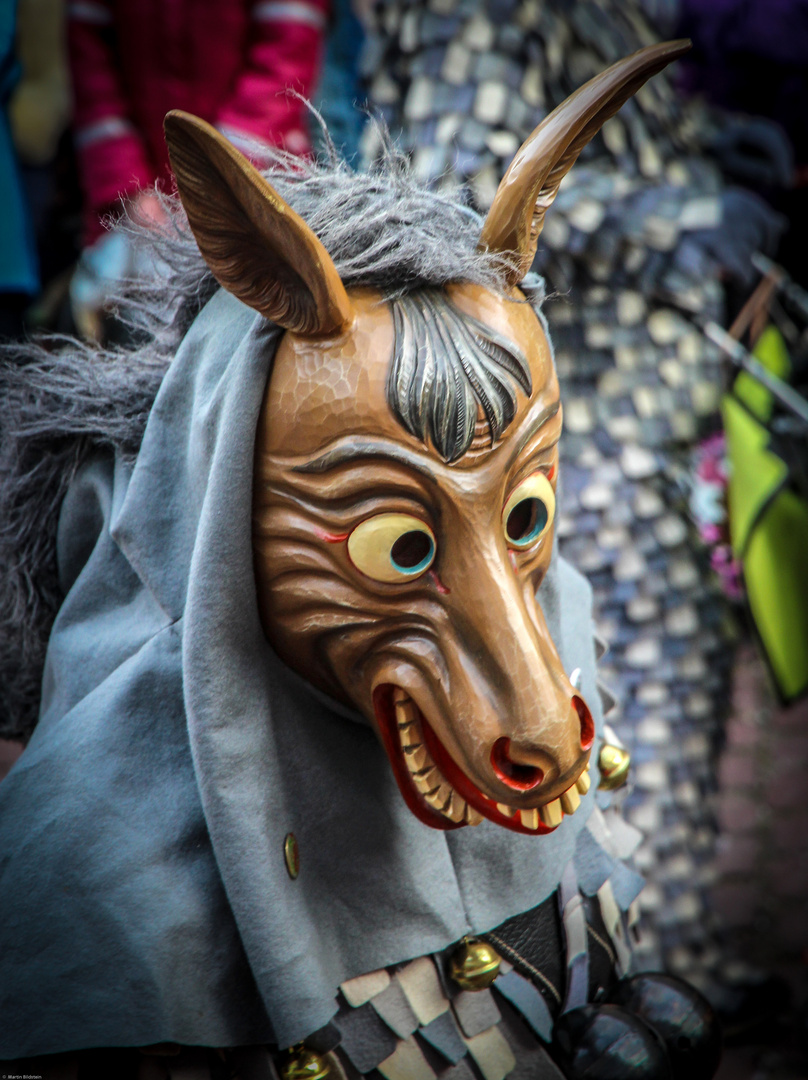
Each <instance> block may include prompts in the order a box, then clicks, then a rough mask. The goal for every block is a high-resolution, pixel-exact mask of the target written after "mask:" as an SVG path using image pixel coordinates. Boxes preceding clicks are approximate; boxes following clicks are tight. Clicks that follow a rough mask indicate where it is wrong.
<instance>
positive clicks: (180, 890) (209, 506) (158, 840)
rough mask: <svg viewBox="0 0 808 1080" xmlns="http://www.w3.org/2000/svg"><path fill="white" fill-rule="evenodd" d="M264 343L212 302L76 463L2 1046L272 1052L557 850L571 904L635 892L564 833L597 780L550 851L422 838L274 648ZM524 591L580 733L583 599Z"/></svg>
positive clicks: (18, 862) (0, 894) (362, 726)
mask: <svg viewBox="0 0 808 1080" xmlns="http://www.w3.org/2000/svg"><path fill="white" fill-rule="evenodd" d="M277 340H278V332H277V330H276V329H273V328H272V327H270V326H269V325H268V324H267V323H266V322H265V320H264V319H262V318H261V317H260V316H258V315H256V314H255V313H254V312H252V311H251V310H250V309H248V308H246V307H244V306H243V305H242V304H240V303H239V302H238V301H236V300H235V299H233V298H232V297H231V296H229V295H228V294H226V293H224V292H219V293H218V294H217V295H215V296H214V298H213V299H212V300H211V301H210V302H209V303H208V304H207V306H206V307H205V308H204V309H203V311H202V312H201V314H200V315H199V316H198V318H197V319H196V321H195V323H194V325H193V327H192V328H191V330H190V332H189V333H188V335H187V336H186V338H185V340H184V342H183V345H182V347H181V349H180V350H179V352H178V354H177V356H176V358H175V360H174V362H173V363H172V365H171V367H170V369H169V371H168V374H167V375H166V377H165V380H164V382H163V384H162V387H161V389H160V392H159V394H158V396H157V399H156V402H155V405H154V408H153V410H152V413H151V416H150V419H149V422H148V426H147V428H146V433H145V437H144V441H143V444H142V448H141V451H140V454H139V456H138V458H137V461H136V463H135V465H134V467H132V466H130V465H126V464H125V463H123V462H122V461H119V460H113V458H112V456H111V455H110V456H109V457H106V458H105V457H103V456H100V457H96V458H94V459H93V460H92V461H91V462H89V463H88V464H86V465H85V466H84V467H83V469H82V471H81V472H80V473H79V475H78V476H77V477H76V479H75V481H74V482H73V484H72V486H71V488H70V490H69V492H68V495H67V498H66V499H65V502H64V505H63V508H62V511H61V518H60V524H59V536H58V540H59V550H58V558H59V573H60V578H61V582H62V586H63V588H64V590H65V594H66V599H65V601H64V604H63V606H62V607H61V609H60V611H59V614H58V616H57V620H56V623H55V625H54V628H53V633H52V636H51V641H50V645H49V651H48V658H47V665H46V671H45V677H44V684H43V703H42V711H41V719H40V723H39V726H38V727H37V729H36V731H35V733H34V736H33V738H32V740H31V743H30V745H29V746H28V748H27V749H26V751H25V753H24V754H23V756H22V758H21V759H20V761H19V762H18V764H17V765H16V767H15V768H14V769H13V770H12V772H11V774H10V775H9V776H8V778H7V779H6V780H5V781H4V782H3V784H2V785H0V909H1V910H0V1017H2V1024H0V1057H6V1058H9V1057H10V1058H13V1057H21V1056H24V1055H33V1054H43V1053H50V1052H57V1051H61V1050H65V1049H79V1048H83V1047H89V1046H121V1045H145V1044H152V1043H157V1042H161V1041H172V1042H177V1043H181V1044H204V1045H213V1046H228V1045H239V1044H245V1043H257V1042H268V1041H273V1042H277V1043H278V1044H279V1045H281V1046H286V1045H290V1044H292V1043H294V1042H295V1041H297V1040H299V1039H301V1038H303V1037H305V1036H307V1035H308V1034H310V1033H311V1032H312V1031H314V1030H316V1029H318V1028H319V1027H321V1026H322V1025H324V1024H325V1023H327V1021H328V1020H329V1019H330V1017H331V1016H332V1015H333V1013H334V1011H335V1009H336V1004H335V994H336V992H337V988H338V986H339V984H340V983H341V982H342V981H344V980H345V979H348V978H351V977H353V976H355V975H359V974H362V973H364V972H367V971H371V970H375V969H377V968H379V967H382V966H385V965H390V964H393V963H396V962H399V961H404V960H407V959H410V958H412V957H416V956H420V955H423V954H425V953H429V952H433V951H436V950H439V949H442V948H445V947H446V946H448V945H450V944H451V943H452V942H454V941H456V940H457V939H459V938H460V937H461V936H462V935H463V934H466V933H469V932H472V931H477V932H481V931H484V930H488V929H491V928H493V927H495V926H496V925H497V924H499V923H500V922H502V921H503V920H505V919H507V918H509V917H510V916H512V915H514V914H517V913H519V912H522V911H525V910H528V909H529V908H532V907H534V906H535V905H537V904H538V903H539V902H540V901H542V900H543V899H544V898H545V897H547V896H548V895H549V894H550V893H551V892H552V891H553V890H554V889H555V888H556V886H557V884H558V881H559V879H560V876H561V874H562V872H563V870H564V867H565V866H566V864H567V863H568V862H569V861H570V859H572V858H573V856H574V855H575V856H576V867H577V868H578V871H579V875H578V876H579V881H580V883H581V885H582V887H584V888H585V890H586V891H588V892H593V891H595V890H596V889H597V888H598V887H599V886H600V884H602V882H603V881H604V880H605V879H606V878H607V877H609V876H610V875H611V876H612V880H613V881H617V883H618V887H616V888H615V892H616V894H617V895H618V896H619V895H622V897H623V899H622V901H621V903H623V904H624V905H627V903H628V901H629V900H630V899H631V898H632V896H633V895H634V894H635V893H636V891H637V881H636V876H635V875H633V874H631V873H630V872H629V871H627V870H625V868H623V867H621V866H619V865H618V864H616V862H615V859H614V858H613V856H612V855H611V854H609V853H608V852H607V851H605V850H604V848H603V845H602V844H599V843H598V842H597V841H596V840H595V838H594V836H593V832H592V831H591V830H588V829H586V828H585V826H586V823H587V818H588V816H589V814H590V811H591V809H592V807H593V800H594V792H590V794H589V795H588V796H587V797H586V798H585V799H584V800H583V806H582V809H581V810H580V811H579V812H578V813H576V815H575V816H574V817H571V818H566V819H565V820H564V822H563V824H562V825H561V826H560V827H559V828H558V829H557V830H556V831H555V832H554V833H552V834H551V835H548V836H542V837H536V838H534V837H529V836H522V835H518V834H515V833H510V832H507V831H506V830H503V829H501V828H498V827H497V826H495V825H493V824H491V823H490V822H484V823H483V824H482V825H480V826H479V827H477V828H474V829H471V828H464V829H459V830H457V831H452V832H441V831H437V830H433V829H430V828H428V827H426V826H424V825H423V824H421V823H420V822H419V821H417V820H416V818H415V817H414V816H413V815H412V814H411V813H410V811H409V810H408V809H407V807H406V805H405V803H404V801H403V799H402V798H401V796H400V794H399V792H398V790H397V788H396V785H395V782H394V779H393V775H392V771H391V769H390V766H389V764H388V761H387V758H386V755H385V753H384V751H383V749H382V747H381V745H380V743H379V742H378V740H377V738H376V736H375V735H374V733H373V731H372V730H371V728H370V727H369V725H367V724H366V723H365V722H364V721H363V720H362V719H361V718H360V717H358V716H354V715H351V714H346V711H345V710H344V709H340V708H338V707H337V706H335V705H332V704H331V703H329V702H328V701H327V700H326V699H324V698H323V696H322V695H319V694H316V693H315V692H313V691H312V690H311V689H310V688H308V687H307V685H306V684H305V683H304V682H302V680H301V679H300V678H299V677H297V676H295V675H293V674H292V673H291V672H290V671H289V670H288V669H287V668H286V667H285V665H284V664H282V663H281V662H280V661H279V659H278V658H277V656H276V655H275V654H274V653H273V651H272V649H271V648H270V647H269V645H268V644H267V642H266V640H265V638H264V636H263V633H262V630H261V626H260V622H259V618H258V610H257V604H256V593H255V581H254V577H253V564H252V548H251V496H252V464H253V444H254V437H255V430H256V424H257V418H258V413H259V408H260V405H261V400H262V396H263V393H264V387H265V384H266V381H267V378H268V374H269V371H270V367H271V362H272V356H273V353H274V350H275V348H276V345H277ZM540 600H541V603H542V607H543V609H544V612H545V615H546V618H547V622H548V625H549V627H550V629H551V632H552V634H553V638H554V640H555V641H556V643H557V645H558V647H559V651H560V654H561V657H562V660H563V662H564V664H565V665H566V667H567V670H570V671H571V670H572V669H573V668H575V667H580V668H581V669H582V672H583V679H582V692H583V693H584V695H585V696H586V699H587V701H588V702H589V704H590V706H591V708H592V711H593V713H594V714H596V717H597V721H598V724H599V723H600V719H601V718H600V709H599V700H598V694H597V691H596V686H595V664H594V653H593V637H592V627H591V623H590V614H589V612H590V602H591V597H590V592H589V587H588V585H587V584H586V582H585V581H584V580H583V578H581V577H580V576H579V575H578V574H577V573H576V572H575V571H573V570H572V569H571V568H570V567H569V566H568V565H567V564H565V563H564V562H563V561H562V560H561V559H559V558H558V557H556V558H555V559H554V562H553V566H552V569H551V572H550V573H549V574H548V576H547V578H546V580H545V582H544V583H543V584H542V587H541V591H540ZM289 832H294V833H295V834H296V836H297V838H298V842H299V846H300V867H301V868H300V876H299V877H298V879H297V880H294V881H293V880H291V879H290V877H289V875H288V874H287V872H286V869H285V865H284V857H283V844H284V838H285V836H286V835H287V833H289ZM576 847H577V854H576ZM621 874H622V875H623V877H622V878H620V875H621ZM615 875H616V876H615Z"/></svg>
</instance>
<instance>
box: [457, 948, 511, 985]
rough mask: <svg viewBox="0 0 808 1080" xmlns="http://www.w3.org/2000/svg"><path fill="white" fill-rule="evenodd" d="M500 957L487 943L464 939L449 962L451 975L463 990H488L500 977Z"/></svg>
mask: <svg viewBox="0 0 808 1080" xmlns="http://www.w3.org/2000/svg"><path fill="white" fill-rule="evenodd" d="M500 962H501V961H500V957H499V954H498V953H497V952H496V950H495V949H493V948H492V946H490V945H489V944H488V942H487V941H478V940H477V939H476V938H464V940H463V941H462V942H461V943H460V945H458V947H457V948H456V949H455V951H454V952H453V953H452V955H451V958H450V960H449V975H450V976H451V978H452V980H453V981H454V982H455V983H457V985H458V986H459V987H460V989H461V990H487V989H488V987H489V986H491V984H492V983H493V981H494V979H496V977H497V975H499V967H500Z"/></svg>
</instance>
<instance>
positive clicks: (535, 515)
mask: <svg viewBox="0 0 808 1080" xmlns="http://www.w3.org/2000/svg"><path fill="white" fill-rule="evenodd" d="M554 515H555V492H554V491H553V488H552V485H551V484H550V481H549V480H548V479H547V477H546V476H545V475H544V473H543V472H536V473H533V475H532V476H529V477H528V478H527V480H523V481H522V483H521V484H520V485H519V487H517V488H516V489H515V490H514V491H513V492H512V493H511V496H510V498H509V499H508V501H507V502H506V503H505V509H504V510H503V511H502V524H503V526H504V528H505V539H506V540H507V541H508V543H509V544H510V546H511V547H514V548H526V547H530V545H531V544H535V543H536V541H537V540H539V539H540V538H541V537H542V536H544V534H545V533H546V532H547V530H548V529H549V528H550V526H551V525H552V524H553V517H554Z"/></svg>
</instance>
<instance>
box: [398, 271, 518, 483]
mask: <svg viewBox="0 0 808 1080" xmlns="http://www.w3.org/2000/svg"><path fill="white" fill-rule="evenodd" d="M391 307H392V309H393V326H394V330H395V344H394V352H393V363H392V366H391V368H390V375H389V377H388V380H387V401H388V404H389V405H390V408H391V409H392V411H393V413H394V414H395V416H396V417H397V418H398V419H399V420H400V421H401V423H402V424H403V425H404V427H405V428H406V429H407V431H409V432H410V434H411V435H414V436H415V437H416V438H418V439H420V440H421V441H422V442H427V441H431V442H432V444H433V446H434V447H435V449H436V450H437V451H438V453H439V454H440V455H441V457H442V458H443V459H444V461H449V462H451V461H457V459H458V458H460V457H462V456H463V454H465V452H466V451H467V450H468V448H469V447H470V446H471V443H472V440H473V439H474V427H475V424H476V422H477V406H478V404H479V406H480V407H481V408H482V410H483V414H484V416H485V419H486V421H487V423H488V427H489V430H490V432H491V441H492V443H494V442H496V441H497V439H499V437H500V435H501V434H502V432H503V431H504V430H505V428H506V427H507V426H508V424H510V422H511V420H513V417H514V415H515V413H516V404H517V400H516V389H517V387H518V388H519V389H521V390H522V391H523V392H524V393H525V394H526V395H527V396H530V393H531V389H532V384H531V378H530V368H529V367H528V363H527V359H526V357H525V355H524V353H522V351H521V350H520V349H519V348H518V347H517V346H516V345H514V344H513V342H510V341H508V340H507V339H506V338H503V337H502V336H500V335H499V334H497V333H496V332H495V331H494V330H492V329H491V328H490V327H487V326H484V325H483V323H481V322H478V321H477V320H476V319H474V318H472V317H471V316H470V315H466V314H465V313H464V312H462V311H460V310H459V309H458V308H457V307H455V305H454V304H452V303H451V301H450V300H449V299H448V297H447V296H446V294H445V293H443V292H442V291H440V290H437V289H419V290H417V291H415V292H411V293H407V294H406V295H404V296H401V297H399V298H398V299H396V300H393V301H392V303H391Z"/></svg>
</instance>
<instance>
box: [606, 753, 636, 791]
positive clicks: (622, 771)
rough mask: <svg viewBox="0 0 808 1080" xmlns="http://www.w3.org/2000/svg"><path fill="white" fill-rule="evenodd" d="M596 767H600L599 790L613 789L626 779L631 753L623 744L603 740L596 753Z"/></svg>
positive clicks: (621, 784) (622, 783)
mask: <svg viewBox="0 0 808 1080" xmlns="http://www.w3.org/2000/svg"><path fill="white" fill-rule="evenodd" d="M598 768H599V769H600V783H599V784H598V787H599V788H600V790H601V791H615V790H616V789H617V788H621V787H622V786H623V785H624V784H625V782H626V781H627V780H628V770H629V769H630V768H631V754H629V752H628V750H626V748H625V747H624V746H613V745H612V744H611V743H606V742H605V743H604V744H603V745H602V746H601V748H600V754H599V755H598Z"/></svg>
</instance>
